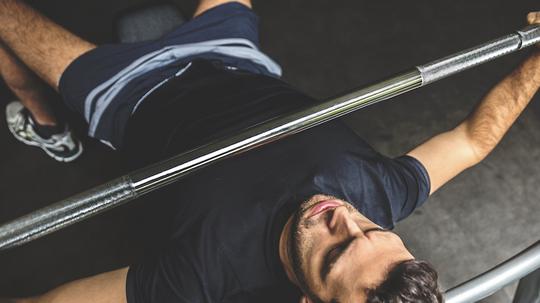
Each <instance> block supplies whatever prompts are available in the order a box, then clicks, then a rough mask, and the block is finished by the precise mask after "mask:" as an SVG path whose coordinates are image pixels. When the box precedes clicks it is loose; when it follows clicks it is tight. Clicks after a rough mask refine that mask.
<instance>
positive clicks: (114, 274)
mask: <svg viewBox="0 0 540 303" xmlns="http://www.w3.org/2000/svg"><path fill="white" fill-rule="evenodd" d="M127 271H128V268H124V269H119V270H115V271H111V272H107V273H103V274H100V275H97V276H93V277H89V278H85V279H80V280H77V281H73V282H70V283H67V284H64V285H62V286H60V287H58V288H56V289H53V290H51V291H50V292H48V293H46V294H44V295H41V296H37V297H34V298H27V299H12V300H8V301H6V302H8V303H73V302H78V303H126V302H127V299H126V276H127ZM1 302H5V301H2V299H0V303H1Z"/></svg>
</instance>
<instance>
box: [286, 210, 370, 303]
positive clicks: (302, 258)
mask: <svg viewBox="0 0 540 303" xmlns="http://www.w3.org/2000/svg"><path fill="white" fill-rule="evenodd" d="M340 201H342V202H344V205H343V206H345V208H346V209H347V210H348V211H349V213H355V214H358V215H360V212H358V210H357V209H356V208H354V206H352V205H351V204H349V203H347V202H345V201H343V200H340ZM319 202H321V201H312V200H308V201H305V202H303V203H302V204H301V205H300V207H299V208H298V210H297V211H296V212H295V213H294V215H293V217H292V220H291V228H290V234H289V239H288V243H287V244H288V245H287V250H288V254H289V256H290V257H291V268H292V270H293V272H294V275H295V276H296V280H297V282H298V286H299V287H300V289H301V290H302V291H303V292H304V294H306V296H307V297H308V298H309V299H311V301H313V302H314V303H325V302H324V301H323V300H322V299H321V298H320V297H319V296H317V295H316V293H315V291H316V289H314V287H312V286H311V285H310V283H309V280H308V277H307V271H306V270H304V269H306V268H307V267H308V264H307V262H306V259H307V256H306V252H308V251H312V248H313V245H314V243H315V240H314V239H313V238H312V237H310V236H309V228H310V227H311V226H315V225H317V224H320V222H321V221H328V220H330V219H331V217H332V215H333V212H330V211H329V212H326V213H324V214H323V215H322V216H320V217H319V218H317V219H310V218H307V219H306V218H304V217H305V216H304V215H305V214H306V213H307V212H308V211H309V210H310V209H311V207H312V206H314V205H316V204H318V203H319Z"/></svg>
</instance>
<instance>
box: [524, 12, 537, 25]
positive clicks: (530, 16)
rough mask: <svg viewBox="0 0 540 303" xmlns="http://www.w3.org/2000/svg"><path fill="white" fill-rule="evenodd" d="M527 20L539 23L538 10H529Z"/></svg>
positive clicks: (531, 22)
mask: <svg viewBox="0 0 540 303" xmlns="http://www.w3.org/2000/svg"><path fill="white" fill-rule="evenodd" d="M527 22H529V24H539V23H540V12H531V13H529V14H528V15H527Z"/></svg>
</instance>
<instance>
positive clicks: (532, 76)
mask: <svg viewBox="0 0 540 303" xmlns="http://www.w3.org/2000/svg"><path fill="white" fill-rule="evenodd" d="M528 21H529V23H531V24H533V23H540V12H537V13H531V14H529V16H528ZM539 87H540V50H537V51H536V52H535V53H534V54H533V55H532V56H531V57H529V58H528V59H527V60H526V61H525V62H524V63H522V64H521V65H520V66H519V67H518V68H517V69H516V70H515V71H513V72H512V73H511V74H510V75H508V76H507V77H506V78H505V79H504V80H502V81H501V82H500V83H499V84H497V85H496V86H495V87H494V88H493V89H492V90H491V91H490V92H489V93H488V94H487V95H486V96H485V97H484V99H483V100H482V101H481V102H480V103H479V104H478V106H477V107H476V108H475V110H474V111H473V112H472V113H471V114H470V115H469V116H468V117H467V118H466V119H465V121H463V122H462V123H461V124H459V125H458V126H457V127H456V128H455V129H453V130H450V131H448V132H445V133H442V134H439V135H437V136H435V137H433V138H431V139H429V140H428V141H426V142H425V143H423V144H421V145H420V146H418V147H416V148H415V149H413V150H412V151H410V152H409V153H408V155H410V156H412V157H414V158H416V159H418V160H419V161H420V162H421V163H422V164H423V165H424V166H425V167H426V170H427V171H428V174H429V176H430V179H431V192H430V194H431V193H433V192H435V191H436V190H437V189H438V188H440V187H441V186H442V185H444V184H445V183H446V182H448V181H449V180H451V179H452V178H454V177H455V176H456V175H458V174H459V173H461V172H462V171H463V170H465V169H467V168H469V167H471V166H474V165H475V164H477V163H479V162H480V161H482V160H483V159H484V158H485V157H486V156H487V155H488V154H489V153H490V152H491V151H492V150H493V149H494V148H495V146H496V145H497V144H498V143H499V142H500V141H501V139H502V137H503V136H504V134H505V133H506V132H507V131H508V129H509V128H510V126H512V124H513V123H514V121H516V119H517V117H518V116H519V115H520V113H521V112H522V111H523V109H525V107H526V106H527V104H528V103H529V102H530V101H531V99H532V98H533V97H534V95H535V94H536V92H537V91H538V88H539Z"/></svg>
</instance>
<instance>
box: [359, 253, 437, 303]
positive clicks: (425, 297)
mask: <svg viewBox="0 0 540 303" xmlns="http://www.w3.org/2000/svg"><path fill="white" fill-rule="evenodd" d="M366 302H367V303H409V302H410V303H412V302H422V303H442V302H443V296H442V294H441V291H440V290H439V284H438V282H437V272H436V271H435V269H434V268H433V266H431V265H430V264H429V263H428V262H426V261H419V260H409V261H405V262H401V263H398V264H397V265H396V266H394V268H392V269H391V270H390V272H388V274H387V276H386V280H384V282H382V284H380V285H379V286H377V287H376V288H374V289H370V290H368V292H367V301H366Z"/></svg>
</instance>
